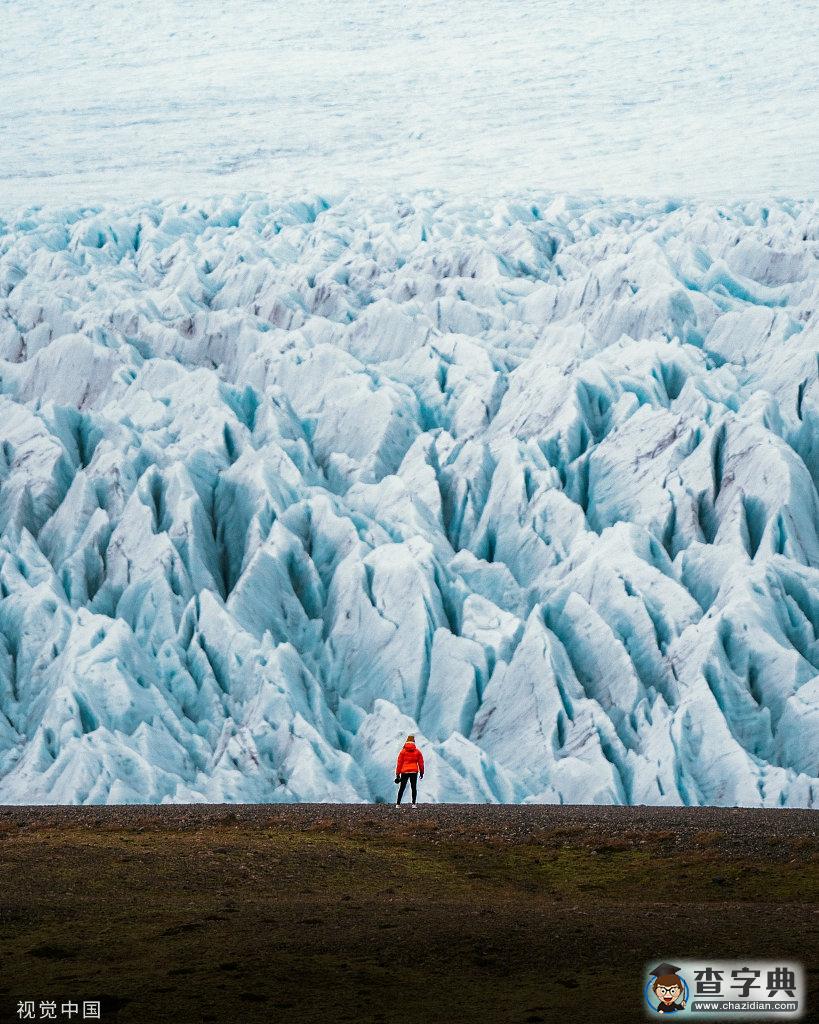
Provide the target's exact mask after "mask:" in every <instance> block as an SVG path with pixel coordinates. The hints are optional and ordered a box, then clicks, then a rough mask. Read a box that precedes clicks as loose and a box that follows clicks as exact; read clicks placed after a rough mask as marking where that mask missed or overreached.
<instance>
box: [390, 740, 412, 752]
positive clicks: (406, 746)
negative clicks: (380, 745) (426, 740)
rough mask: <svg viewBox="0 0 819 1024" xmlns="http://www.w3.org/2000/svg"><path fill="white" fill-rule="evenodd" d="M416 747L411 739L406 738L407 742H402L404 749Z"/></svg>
mask: <svg viewBox="0 0 819 1024" xmlns="http://www.w3.org/2000/svg"><path fill="white" fill-rule="evenodd" d="M393 749H395V748H393ZM416 749H417V748H416V746H415V744H414V743H413V742H412V740H407V742H406V743H405V744H404V750H416Z"/></svg>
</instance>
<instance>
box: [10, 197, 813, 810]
mask: <svg viewBox="0 0 819 1024" xmlns="http://www.w3.org/2000/svg"><path fill="white" fill-rule="evenodd" d="M818 354H819V204H818V203H816V202H808V201H805V202H802V201H800V202H797V201H793V202H789V201H786V200H777V201H776V202H772V203H771V204H769V205H767V206H764V205H762V204H760V203H745V204H742V203H737V204H734V205H724V206H714V205H708V204H704V203H695V202H680V203H672V202H662V203H650V202H642V203H638V202H630V201H617V202H615V201H602V200H591V199H586V200H571V199H567V198H562V197H555V196H551V195H544V196H540V195H534V194H532V195H527V196H523V197H521V198H519V199H516V200H513V199H508V198H507V199H503V200H497V201H495V202H492V203H480V202H477V201H467V200H463V199H454V198H452V197H447V196H445V195H439V194H435V193H424V194H421V195H414V196H380V197H375V198H373V197H369V198H368V199H367V200H366V201H365V200H364V199H362V198H357V197H353V196H346V197H345V196H340V197H332V198H330V197H327V198H322V197H317V196H309V197H305V198H300V199H282V200H273V199H271V198H265V197H262V196H258V195H242V196H238V197H227V198H220V199H214V200H212V201H207V202H196V203H192V202H191V203H184V202H165V203H160V202H152V203H144V204H141V205H134V206H130V207H98V208H88V207H81V208H63V209H60V208H48V209H46V208H37V209H30V210H24V211H20V212H19V213H17V214H16V215H14V216H10V217H6V218H5V219H3V220H0V801H2V802H5V803H52V802H60V803H114V802H170V801H271V802H275V801H297V800H311V801H313V800H315V801H373V800H376V801H377V800H382V799H391V798H392V796H393V792H394V789H393V786H392V772H393V767H394V758H395V755H396V753H397V750H398V744H399V743H400V741H401V740H403V738H404V736H405V735H406V733H408V732H414V733H415V734H416V737H417V740H418V742H419V745H420V746H421V747H422V749H423V751H424V755H425V758H426V761H427V775H426V778H425V779H424V783H423V790H422V798H423V799H426V800H432V801H481V802H483V801H488V802H496V801H503V802H532V803H538V802H550V803H558V802H567V803H569V802H573V803H575V802H605V803H624V804H625V803H644V804H720V805H733V804H742V805H765V806H779V805H785V806H802V807H810V806H815V805H816V804H817V802H819V779H817V776H819V537H817V527H818V526H819V498H817V482H818V481H819V381H818V380H817V369H818V367H817V363H818V361H819V356H818Z"/></svg>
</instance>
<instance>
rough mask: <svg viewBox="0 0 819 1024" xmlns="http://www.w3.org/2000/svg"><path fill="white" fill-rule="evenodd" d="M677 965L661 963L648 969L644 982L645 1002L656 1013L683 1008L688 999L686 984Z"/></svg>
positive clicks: (675, 1011) (673, 1011) (672, 1011)
mask: <svg viewBox="0 0 819 1024" xmlns="http://www.w3.org/2000/svg"><path fill="white" fill-rule="evenodd" d="M679 970H680V969H679V967H675V966H674V965H673V964H666V963H662V964H660V965H659V966H658V967H655V968H654V970H653V971H649V974H650V976H651V977H650V978H649V980H648V982H647V983H646V987H645V997H646V1002H647V1003H648V1005H649V1006H650V1007H651V1009H652V1010H654V1011H655V1012H656V1013H677V1012H678V1011H679V1010H684V1009H685V1004H686V1002H687V1000H688V985H687V984H686V982H685V979H684V978H682V977H681V976H680V973H679Z"/></svg>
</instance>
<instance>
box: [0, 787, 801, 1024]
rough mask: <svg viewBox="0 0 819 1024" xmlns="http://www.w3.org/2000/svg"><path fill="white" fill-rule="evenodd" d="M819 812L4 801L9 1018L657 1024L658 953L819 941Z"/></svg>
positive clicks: (768, 952)
mask: <svg viewBox="0 0 819 1024" xmlns="http://www.w3.org/2000/svg"><path fill="white" fill-rule="evenodd" d="M816 820H817V819H816V815H815V813H814V812H811V811H799V810H781V811H776V810H746V809H720V808H690V809H676V808H649V807H633V808H623V807H616V808H615V807H545V806H544V807H541V806H537V807H532V806H529V807H487V806H463V805H426V806H424V805H420V806H419V807H418V808H417V809H416V810H415V811H412V810H411V809H410V808H409V807H406V808H402V809H401V810H400V811H396V810H394V809H393V808H391V807H389V806H384V805H380V806H339V805H298V806H281V805H242V806H228V805H220V806H213V805H187V806H150V807H145V806H143V807H133V806H114V807H78V808H71V807H4V808H2V809H0V871H2V877H3V879H4V883H3V888H2V893H1V894H0V956H2V962H3V974H2V981H1V982H0V1017H2V1019H3V1020H6V1019H8V1020H13V1019H15V1013H16V1008H17V1000H19V999H35V1000H40V999H43V1000H45V999H54V1000H57V1001H58V1003H59V1002H61V1001H62V1000H68V999H73V1000H75V1001H77V1002H79V1003H80V1004H81V1003H82V1001H83V1000H86V999H101V1000H102V1004H103V1014H102V1019H103V1020H116V1021H118V1022H119V1021H121V1022H123V1024H126V1022H151V1024H155V1022H164V1021H179V1022H183V1024H188V1022H190V1024H199V1022H204V1021H243V1022H245V1021H247V1022H255V1021H268V1020H274V1019H275V1020H277V1021H293V1022H311V1021H326V1020H328V1019H332V1020H334V1021H336V1020H338V1021H371V1022H373V1024H376V1022H383V1024H390V1022H392V1021H404V1020H406V1019H407V1018H408V1017H409V1018H414V1019H417V1020H423V1021H425V1022H430V1024H432V1022H438V1021H442V1022H443V1021H446V1022H456V1021H467V1020H469V1021H471V1020H475V1019H479V1020H484V1021H492V1022H505V1021H509V1022H537V1021H570V1020H576V1019H583V1020H591V1021H601V1022H612V1024H616V1022H619V1021H623V1022H625V1021H635V1020H639V1019H640V1018H641V1016H642V1009H641V1002H640V975H641V969H642V968H643V966H644V965H645V964H646V962H647V961H649V960H651V961H653V960H662V959H667V958H671V959H672V960H673V959H674V958H675V957H683V958H684V957H691V956H697V955H702V956H711V957H721V958H724V959H728V958H740V957H742V956H747V957H749V958H752V957H756V958H761V957H766V956H771V957H777V958H791V959H796V960H799V961H801V962H802V963H803V964H804V966H805V968H806V969H807V970H808V971H809V972H811V973H809V978H810V984H811V987H812V990H813V992H812V996H811V997H810V998H811V999H812V1005H814V1006H815V1005H816V1000H817V998H819V993H817V991H816V989H817V978H816V973H815V971H812V968H814V965H815V964H816V961H817V957H816V950H817V926H816V905H817V870H816V865H817V859H819V842H817V832H816Z"/></svg>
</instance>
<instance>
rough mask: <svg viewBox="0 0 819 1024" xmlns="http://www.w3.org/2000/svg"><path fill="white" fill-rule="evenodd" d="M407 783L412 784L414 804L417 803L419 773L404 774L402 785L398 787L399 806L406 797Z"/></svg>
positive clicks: (402, 775)
mask: <svg viewBox="0 0 819 1024" xmlns="http://www.w3.org/2000/svg"><path fill="white" fill-rule="evenodd" d="M407 783H409V784H410V787H411V789H412V802H413V803H415V798H416V797H417V796H418V772H402V773H401V785H400V786H399V787H398V798H397V799H396V801H395V802H396V803H397V804H400V803H401V797H402V796H403V795H404V790H405V789H406V788H407Z"/></svg>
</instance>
